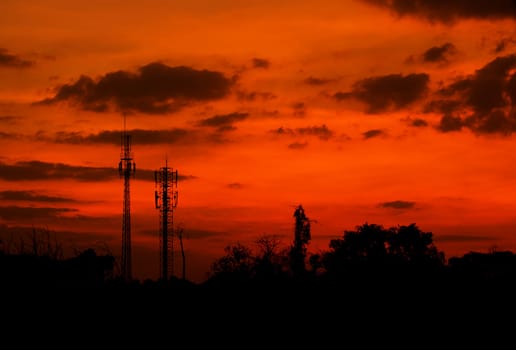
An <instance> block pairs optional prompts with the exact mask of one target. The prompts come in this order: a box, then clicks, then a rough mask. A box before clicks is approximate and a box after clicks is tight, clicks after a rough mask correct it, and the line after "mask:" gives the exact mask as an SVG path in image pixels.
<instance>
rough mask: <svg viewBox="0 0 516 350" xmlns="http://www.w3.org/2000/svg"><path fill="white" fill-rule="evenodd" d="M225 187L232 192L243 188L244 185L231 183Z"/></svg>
mask: <svg viewBox="0 0 516 350" xmlns="http://www.w3.org/2000/svg"><path fill="white" fill-rule="evenodd" d="M226 187H227V188H231V189H232V190H240V189H242V188H244V185H242V184H241V183H239V182H233V183H230V184H227V185H226Z"/></svg>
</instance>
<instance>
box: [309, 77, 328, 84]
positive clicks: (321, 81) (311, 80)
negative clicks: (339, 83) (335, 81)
mask: <svg viewBox="0 0 516 350" xmlns="http://www.w3.org/2000/svg"><path fill="white" fill-rule="evenodd" d="M331 81H332V80H331V79H321V78H315V77H308V78H306V79H305V84H308V85H324V84H328V83H330V82H331Z"/></svg>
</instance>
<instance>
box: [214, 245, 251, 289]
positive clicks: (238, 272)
mask: <svg viewBox="0 0 516 350" xmlns="http://www.w3.org/2000/svg"><path fill="white" fill-rule="evenodd" d="M224 252H225V253H226V255H224V256H223V257H221V258H219V259H217V260H216V261H215V262H213V263H212V265H211V273H212V276H211V279H212V280H213V279H216V280H224V281H240V282H242V281H247V280H250V279H251V278H252V277H253V273H254V271H253V270H254V264H255V258H254V256H253V255H252V252H251V249H250V248H248V247H246V246H244V245H242V244H240V243H236V244H233V245H228V246H226V247H225V248H224Z"/></svg>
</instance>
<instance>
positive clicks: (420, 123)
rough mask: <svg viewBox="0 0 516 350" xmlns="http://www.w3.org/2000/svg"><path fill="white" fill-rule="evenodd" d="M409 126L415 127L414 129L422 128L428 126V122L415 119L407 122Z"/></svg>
mask: <svg viewBox="0 0 516 350" xmlns="http://www.w3.org/2000/svg"><path fill="white" fill-rule="evenodd" d="M409 125H410V126H413V127H416V128H424V127H426V126H428V122H427V121H426V120H424V119H421V118H415V119H411V120H410V121H409Z"/></svg>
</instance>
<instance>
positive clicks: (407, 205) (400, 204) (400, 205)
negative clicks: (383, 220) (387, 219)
mask: <svg viewBox="0 0 516 350" xmlns="http://www.w3.org/2000/svg"><path fill="white" fill-rule="evenodd" d="M415 205H416V203H415V202H408V201H400V200H396V201H392V202H383V203H380V207H382V208H392V209H412V208H414V206H415Z"/></svg>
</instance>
